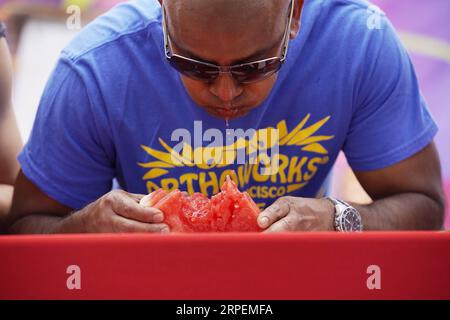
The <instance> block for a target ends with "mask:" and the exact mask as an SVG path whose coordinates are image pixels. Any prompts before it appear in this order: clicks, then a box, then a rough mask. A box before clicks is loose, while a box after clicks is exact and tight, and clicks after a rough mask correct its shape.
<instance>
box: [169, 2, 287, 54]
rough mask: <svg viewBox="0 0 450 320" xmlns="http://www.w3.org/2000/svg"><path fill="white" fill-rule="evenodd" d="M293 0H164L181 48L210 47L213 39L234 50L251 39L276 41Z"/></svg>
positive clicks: (243, 47)
mask: <svg viewBox="0 0 450 320" xmlns="http://www.w3.org/2000/svg"><path fill="white" fill-rule="evenodd" d="M290 2H291V1H290V0H163V4H164V6H165V8H166V11H167V22H168V29H169V33H170V36H171V38H173V41H174V42H175V43H176V44H177V45H178V46H179V47H181V48H182V49H183V48H185V47H192V46H195V47H196V48H200V51H201V50H202V49H201V48H205V49H208V50H209V49H210V48H208V47H209V45H211V44H212V43H211V41H210V40H211V39H214V40H215V41H214V46H215V47H216V49H219V50H226V51H227V50H230V51H231V50H234V51H235V50H236V47H239V48H241V49H243V50H244V51H245V49H246V47H250V46H249V44H250V43H252V42H255V41H260V40H261V39H266V41H267V42H268V43H267V46H270V44H271V43H272V44H274V43H276V42H277V41H278V40H280V39H281V36H282V35H283V33H284V31H285V28H286V23H287V17H288V12H289V10H288V9H289V4H290ZM230 40H232V41H231V42H232V44H233V45H230V44H231V42H230ZM270 42H271V43H270ZM249 49H250V48H249ZM198 53H199V54H201V53H200V52H198ZM248 53H249V54H251V53H250V52H248Z"/></svg>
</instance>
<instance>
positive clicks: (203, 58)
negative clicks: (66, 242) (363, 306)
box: [10, 0, 444, 233]
mask: <svg viewBox="0 0 450 320" xmlns="http://www.w3.org/2000/svg"><path fill="white" fill-rule="evenodd" d="M161 6H162V7H161ZM373 14H374V12H372V11H370V10H368V3H366V2H363V1H357V0H355V1H340V0H330V1H316V0H310V1H305V2H303V1H301V0H294V1H290V0H278V1H274V0H214V1H211V0H177V1H176V0H166V1H164V0H163V1H161V2H160V3H158V2H156V1H154V0H145V1H144V0H142V1H134V2H131V3H127V4H124V5H121V6H119V7H116V8H115V9H113V10H111V11H110V12H109V13H107V14H106V15H104V16H102V17H100V18H98V19H97V20H96V21H95V22H94V23H93V24H91V25H90V26H88V27H86V28H85V30H84V31H82V32H81V33H80V35H79V36H78V37H77V38H76V39H75V40H74V41H73V42H72V43H71V44H70V45H69V46H68V47H67V48H66V49H65V50H64V51H63V53H62V55H61V59H60V61H59V62H58V64H57V66H56V68H55V70H54V73H53V75H52V77H51V78H50V80H49V83H48V84H47V87H46V89H45V92H44V95H43V97H42V100H41V103H40V107H39V111H38V115H37V118H36V123H35V126H34V129H33V132H32V135H31V138H30V140H29V142H28V143H27V146H26V147H25V149H24V150H23V152H22V154H21V155H20V157H19V160H20V162H21V165H22V171H21V173H20V175H19V177H18V179H17V181H16V185H15V187H16V189H15V196H14V203H13V207H12V210H11V217H10V218H11V220H10V223H11V231H12V232H17V233H58V232H70V233H71V232H168V231H170V230H169V228H168V226H167V225H165V224H163V223H162V222H163V219H164V217H163V213H162V212H160V211H159V210H156V209H153V208H144V207H141V206H140V205H139V204H138V202H139V200H140V199H141V198H142V194H145V193H148V192H150V191H153V190H155V189H157V188H160V187H162V188H165V189H173V188H180V189H182V190H186V191H188V192H194V191H201V192H203V193H207V194H213V193H215V192H217V191H218V187H219V186H220V183H221V182H222V181H223V180H224V179H225V177H226V176H228V175H229V176H231V177H232V178H233V180H235V182H236V183H237V184H238V186H239V187H240V188H241V189H245V190H248V192H249V193H250V195H251V196H252V197H253V198H254V200H255V201H256V202H257V203H258V204H259V205H260V206H261V207H264V208H266V209H265V210H264V211H263V212H262V213H261V214H260V216H259V217H258V223H259V224H260V226H261V227H262V228H264V229H265V231H266V232H277V231H313V230H317V231H319V230H320V231H329V230H340V231H360V230H389V229H391V230H393V229H401V230H406V229H440V228H441V227H442V221H443V210H444V203H443V195H442V187H441V177H440V168H439V161H438V155H437V152H436V149H435V147H434V144H433V137H434V135H435V134H436V131H437V128H436V125H435V123H434V121H433V120H432V118H431V116H430V114H429V112H428V110H427V107H426V105H425V102H424V101H423V99H422V97H421V96H420V93H419V88H418V84H417V79H416V77H415V73H414V70H413V67H412V65H411V63H410V60H409V58H408V55H407V53H406V52H405V50H404V48H403V47H402V46H401V44H400V41H399V40H398V38H397V36H396V34H395V32H394V30H393V28H392V26H391V25H390V24H389V22H388V21H387V19H386V18H385V16H384V15H383V14H382V13H376V14H377V15H378V16H377V17H375V18H377V19H379V21H377V23H369V20H370V19H373ZM288 45H289V48H288ZM225 120H226V121H225ZM228 120H230V122H229V123H228ZM227 129H236V130H239V129H240V130H241V131H240V132H250V133H251V132H252V131H251V130H252V129H254V132H253V133H254V134H253V135H251V134H248V135H245V134H244V135H243V136H240V138H241V139H240V140H239V141H234V143H232V142H230V143H225V144H223V145H221V144H220V141H219V142H217V141H215V140H219V138H220V136H221V134H222V133H223V136H224V137H225V136H226V135H227V134H230V132H229V131H228V130H227ZM275 129H277V130H275ZM264 132H266V133H267V132H275V133H276V135H274V137H275V138H276V139H260V136H261V137H262V136H263V133H264ZM192 136H194V138H192ZM199 136H201V138H202V141H201V145H199V144H198V137H199ZM255 136H256V137H257V138H256V140H254V138H255ZM270 137H272V135H270ZM224 139H225V138H224ZM269 140H270V141H269ZM255 141H256V143H257V148H261V149H262V150H263V151H264V149H269V147H270V149H271V150H272V147H275V148H274V149H273V150H275V151H276V148H278V152H275V156H273V157H272V159H269V161H267V159H265V160H264V161H263V159H262V158H258V157H259V156H258V157H257V158H256V159H257V160H255V161H254V162H250V160H248V159H247V162H245V163H243V162H240V161H233V162H228V161H226V162H223V161H221V159H222V160H223V157H218V158H215V156H217V154H219V155H224V154H229V153H230V152H232V151H239V150H238V149H242V148H243V147H245V148H247V149H248V146H249V145H251V144H252V143H253V142H255ZM273 141H275V143H274V142H273ZM245 148H244V149H245ZM340 150H344V152H345V153H346V156H347V158H348V160H349V163H350V164H351V166H352V168H353V170H354V171H355V173H356V175H357V177H358V179H359V181H360V182H361V184H362V186H363V187H364V188H365V190H366V191H367V192H368V194H369V195H370V196H371V197H372V199H373V200H374V201H373V203H372V204H370V205H365V206H363V205H358V204H353V206H351V205H350V204H347V203H344V202H341V201H339V200H335V199H327V198H322V197H321V195H322V188H323V187H325V186H324V184H325V181H326V177H327V176H328V174H329V172H330V170H331V168H332V165H333V163H334V161H335V159H336V156H337V154H338V152H339V151H340ZM206 151H207V152H206ZM208 152H209V155H210V156H209V157H208V156H206V159H205V157H204V155H205V154H208ZM198 155H201V156H200V157H198ZM245 155H247V156H249V155H253V153H251V152H248V153H246V154H245ZM276 155H278V157H277V156H276ZM231 159H233V160H237V158H236V157H233V156H232V157H231ZM252 159H253V160H254V159H255V158H252ZM274 159H276V160H277V161H275V163H276V164H277V165H276V166H274V167H273V168H274V170H273V171H269V173H270V174H267V171H266V172H263V171H264V170H261V169H267V167H266V166H267V163H268V162H270V160H274ZM271 168H272V167H271ZM113 178H117V180H118V182H119V184H120V186H121V187H122V189H123V190H124V191H117V190H115V191H110V190H111V186H112V180H113Z"/></svg>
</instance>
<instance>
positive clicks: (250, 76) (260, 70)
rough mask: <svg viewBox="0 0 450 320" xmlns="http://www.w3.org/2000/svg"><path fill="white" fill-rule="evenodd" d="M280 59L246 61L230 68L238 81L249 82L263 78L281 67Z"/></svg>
mask: <svg viewBox="0 0 450 320" xmlns="http://www.w3.org/2000/svg"><path fill="white" fill-rule="evenodd" d="M281 65H282V63H281V61H280V59H273V60H268V61H263V62H255V63H248V64H244V65H241V66H238V67H235V68H233V69H232V71H231V72H232V73H233V76H234V78H235V79H236V80H237V81H238V82H240V83H251V82H256V81H261V80H264V79H266V78H268V77H270V76H271V75H273V74H274V73H276V72H278V71H279V70H280V68H281Z"/></svg>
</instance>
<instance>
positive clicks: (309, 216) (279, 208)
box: [258, 197, 335, 232]
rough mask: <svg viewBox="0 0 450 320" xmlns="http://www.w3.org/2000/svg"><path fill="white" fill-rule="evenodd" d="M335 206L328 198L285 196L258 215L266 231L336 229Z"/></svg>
mask: <svg viewBox="0 0 450 320" xmlns="http://www.w3.org/2000/svg"><path fill="white" fill-rule="evenodd" d="M334 212H335V208H334V205H333V204H332V203H331V201H329V200H327V199H308V198H296V197H283V198H280V199H278V200H277V201H275V203H274V204H272V205H271V206H270V207H268V208H267V209H266V210H264V211H263V212H262V213H261V214H260V215H259V216H258V224H259V226H260V227H261V228H263V229H265V231H264V232H283V231H334Z"/></svg>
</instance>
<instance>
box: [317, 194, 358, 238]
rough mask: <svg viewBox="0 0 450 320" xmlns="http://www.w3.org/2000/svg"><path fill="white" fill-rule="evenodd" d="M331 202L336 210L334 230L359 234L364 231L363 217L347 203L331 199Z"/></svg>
mask: <svg viewBox="0 0 450 320" xmlns="http://www.w3.org/2000/svg"><path fill="white" fill-rule="evenodd" d="M326 199H328V200H330V201H331V202H332V203H333V204H334V207H335V209H336V211H335V214H334V228H335V229H336V231H340V232H359V231H362V230H363V225H362V221H361V215H360V213H359V212H358V210H356V209H355V208H353V207H352V206H351V205H349V204H348V203H347V202H345V201H342V200H338V199H335V198H331V197H326Z"/></svg>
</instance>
